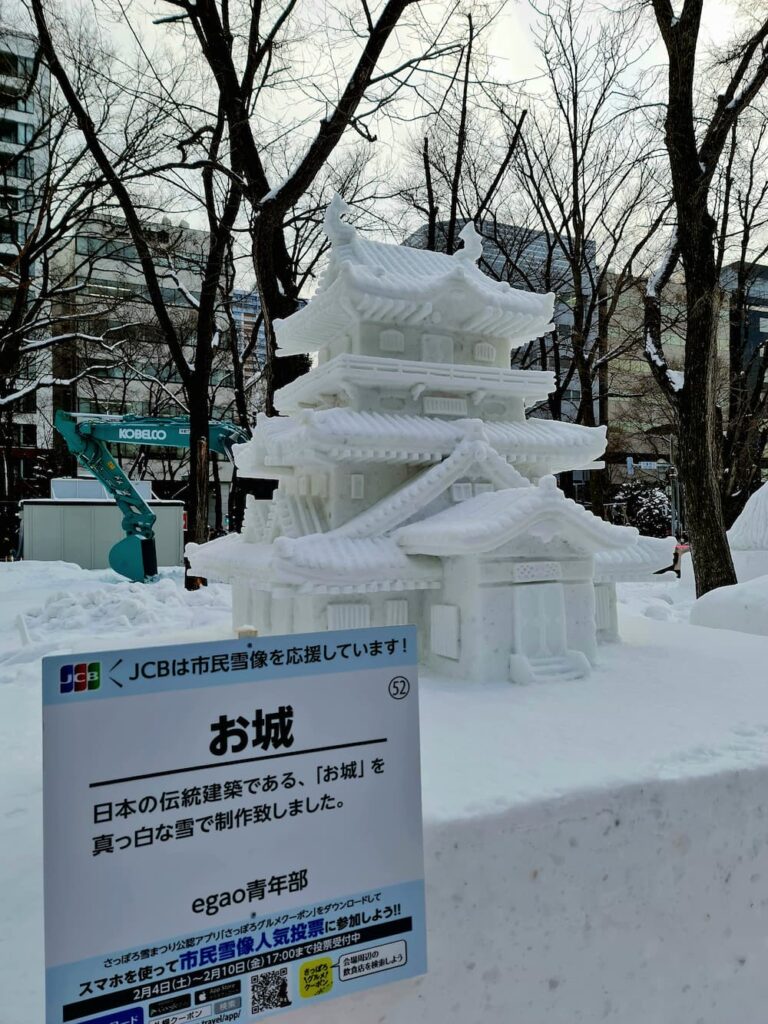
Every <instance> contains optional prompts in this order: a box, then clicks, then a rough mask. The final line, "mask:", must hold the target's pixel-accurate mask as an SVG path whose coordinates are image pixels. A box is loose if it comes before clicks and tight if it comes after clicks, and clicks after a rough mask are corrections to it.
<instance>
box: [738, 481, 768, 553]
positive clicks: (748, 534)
mask: <svg viewBox="0 0 768 1024" xmlns="http://www.w3.org/2000/svg"><path fill="white" fill-rule="evenodd" d="M728 543H729V544H730V546H731V550H733V551H768V484H763V486H762V487H760V488H759V489H758V490H756V491H755V493H754V494H753V495H752V496H751V497H750V499H749V501H748V502H747V504H746V505H745V506H744V509H743V511H742V513H741V515H740V516H739V517H738V519H737V520H736V522H735V523H734V524H733V526H732V527H731V528H730V530H729V531H728Z"/></svg>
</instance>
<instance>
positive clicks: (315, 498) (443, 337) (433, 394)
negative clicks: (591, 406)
mask: <svg viewBox="0 0 768 1024" xmlns="http://www.w3.org/2000/svg"><path fill="white" fill-rule="evenodd" d="M345 210H346V207H345V206H344V204H343V203H342V201H341V200H340V199H338V198H337V199H336V200H334V202H333V203H332V204H331V206H330V207H329V209H328V212H327V214H326V220H325V230H326V233H327V235H328V237H329V239H330V241H331V243H332V251H331V255H330V263H329V267H328V269H327V271H326V273H325V276H324V277H323V280H322V283H321V285H320V287H319V289H318V291H317V294H316V295H315V297H314V299H313V300H312V301H311V302H310V303H309V304H308V305H307V306H306V307H304V308H303V309H301V310H299V311H298V312H297V313H295V314H294V315H293V316H291V317H289V318H288V319H287V320H284V321H282V322H278V323H277V324H276V325H275V329H276V333H277V337H278V342H279V345H280V348H281V351H282V353H283V354H291V353H302V352H317V353H318V357H317V358H318V362H317V366H316V367H315V368H314V369H312V370H311V371H310V372H309V373H308V374H307V375H306V376H303V377H300V378H299V379H298V380H295V381H293V382H292V383H290V384H289V385H287V386H286V387H284V388H283V389H282V390H281V391H280V392H278V394H277V396H276V404H277V406H278V408H279V410H280V412H281V414H283V415H281V416H280V417H275V418H267V417H263V416H260V417H259V418H258V422H257V425H256V427H255V430H254V434H253V439H252V440H251V441H249V442H248V443H247V444H245V445H241V446H239V447H238V448H237V449H236V461H237V466H238V471H239V472H240V474H241V475H242V476H244V477H254V478H266V479H269V478H272V479H275V478H277V479H278V481H279V486H278V489H277V491H276V492H275V495H274V497H273V498H272V500H270V501H256V500H253V499H249V502H248V507H247V512H246V517H245V523H244V527H243V532H242V534H233V535H230V536H228V537H223V538H221V539H219V540H215V541H212V542H211V543H209V544H206V545H203V546H201V547H195V546H190V548H189V549H188V555H189V558H190V561H191V564H192V567H193V569H194V571H195V572H197V573H200V574H201V575H204V576H209V577H212V578H217V579H226V580H230V581H231V582H232V583H233V602H234V617H235V626H236V627H237V626H240V625H243V624H246V623H247V624H249V625H253V626H255V627H256V628H257V629H258V630H259V632H262V633H272V634H280V633H292V632H305V631H314V630H324V629H341V628H351V627H363V626H369V625H370V626H376V625H382V626H383V625H401V624H405V623H415V624H416V625H417V626H418V627H419V635H420V649H421V651H422V659H423V660H424V661H426V662H428V663H429V664H430V665H431V666H432V667H433V668H435V669H437V670H439V671H440V672H442V673H444V674H449V675H453V676H458V677H461V678H466V679H472V678H476V679H499V678H511V679H512V680H514V681H518V682H529V681H532V680H534V679H542V678H575V677H578V676H582V675H585V674H586V673H587V672H588V671H589V666H590V662H591V661H593V659H594V657H595V650H596V640H597V633H598V630H599V622H598V621H597V620H596V615H597V618H598V619H600V618H602V619H603V620H604V627H605V632H606V635H612V633H614V632H615V629H614V628H613V626H612V621H613V617H615V597H614V595H613V580H615V579H616V578H621V573H620V571H618V572H617V570H616V566H617V565H619V566H620V565H621V563H622V561H623V557H622V552H626V553H627V554H628V555H629V556H630V557H629V561H630V562H631V563H632V565H633V568H634V569H635V570H636V568H637V565H638V564H642V565H644V567H645V568H646V570H647V569H648V568H649V565H650V562H651V561H652V562H653V567H654V568H655V567H658V566H660V565H663V564H665V560H666V559H667V558H668V552H667V550H666V546H665V548H664V550H663V551H661V550H660V549H659V548H658V547H657V548H655V549H653V550H650V549H648V548H647V547H645V548H641V546H640V545H638V543H637V541H638V537H637V533H636V531H635V530H632V529H628V528H624V527H617V526H612V525H610V524H608V523H605V522H603V521H602V520H600V519H598V518H596V517H595V516H593V515H592V514H591V513H589V512H588V511H586V510H585V509H583V508H582V507H581V506H579V505H577V504H576V503H575V502H573V501H571V500H569V499H567V498H565V496H564V495H563V493H562V492H561V491H559V490H558V489H557V486H556V484H555V480H554V477H553V476H552V475H551V474H553V473H557V472H561V471H565V470H572V469H578V468H583V467H588V466H589V465H590V463H592V462H593V460H594V459H595V458H597V457H599V456H600V455H601V454H602V452H603V449H604V446H605V430H604V428H600V429H593V428H592V429H591V428H585V427H580V426H575V425H573V424H567V423H559V422H552V421H549V420H544V419H529V420H527V419H526V417H525V408H526V406H527V405H530V404H532V403H534V402H539V401H542V400H543V399H545V398H546V395H547V394H548V392H549V391H551V390H552V387H553V379H552V374H551V373H548V372H542V371H530V370H529V371H521V370H513V369H510V351H511V348H512V347H515V346H520V345H522V344H524V343H526V342H527V341H529V340H531V339H533V338H537V337H540V336H541V335H543V334H545V333H546V332H547V331H549V330H551V325H550V320H551V316H552V309H553V296H552V295H536V294H531V293H528V292H520V291H515V290H514V289H512V288H510V287H509V286H508V285H507V284H504V283H498V282H493V281H491V280H490V279H489V278H488V277H486V276H485V275H484V274H483V273H482V272H481V271H480V270H479V269H478V267H477V266H476V262H477V260H478V259H479V257H480V255H481V252H482V243H481V239H480V237H479V236H478V235H477V234H476V233H475V231H474V228H473V227H472V225H467V226H466V227H465V228H464V230H463V231H462V233H461V237H462V240H463V243H464V246H463V249H461V250H460V251H458V252H457V253H455V254H454V255H453V256H447V255H444V254H440V253H433V252H427V251H424V250H417V249H410V248H406V247H403V246H396V245H385V244H382V243H378V242H371V241H367V240H364V239H363V238H361V237H360V236H359V235H358V233H357V232H356V230H355V229H354V228H353V227H352V226H350V225H348V224H346V223H344V222H343V221H342V219H341V215H342V213H343V212H345ZM660 543H661V544H663V543H664V542H660ZM601 552H603V553H604V554H605V555H606V556H607V558H608V560H609V562H610V564H611V566H612V567H613V568H609V569H607V570H606V572H607V575H605V574H604V575H603V576H602V577H601V578H602V579H603V581H604V582H603V584H602V590H601V587H598V588H597V591H596V588H595V585H594V581H595V556H596V555H597V556H599V554H600V553H601ZM606 580H607V581H608V582H607V583H606V582H605V581H606ZM596 593H597V594H598V598H599V600H598V604H600V603H602V605H603V606H604V607H603V608H602V610H601V608H599V607H598V608H597V609H596ZM601 593H602V598H601V599H600V595H601ZM612 601H613V602H614V604H613V605H612Z"/></svg>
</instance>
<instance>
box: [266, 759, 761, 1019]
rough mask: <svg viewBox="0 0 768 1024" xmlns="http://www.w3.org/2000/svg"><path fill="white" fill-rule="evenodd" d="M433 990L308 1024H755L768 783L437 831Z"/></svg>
mask: <svg viewBox="0 0 768 1024" xmlns="http://www.w3.org/2000/svg"><path fill="white" fill-rule="evenodd" d="M425 839H426V858H427V916H428V922H429V939H428V942H429V946H428V957H429V973H428V974H427V975H426V976H425V977H423V978H420V979H418V980H415V981H409V982H402V983H400V984H396V985H391V986H388V987H385V988H382V989H379V990H374V991H372V992H369V993H367V994H365V995H361V996H353V997H350V998H349V999H348V1000H345V1001H344V1002H343V1003H339V1002H335V1003H328V1004H325V1005H324V1006H323V1005H318V1006H316V1007H314V1008H311V1007H309V1006H305V1007H304V1008H303V1009H302V1011H301V1013H297V1014H288V1015H287V1016H286V1017H285V1020H286V1024H287V1022H289V1021H292V1020H296V1021H297V1024H298V1021H299V1020H301V1022H302V1024H337V1022H338V1021H339V1020H344V1021H349V1022H350V1024H351V1022H354V1024H417V1022H423V1024H575V1022H579V1021H583V1022H585V1024H596V1022H598V1021H612V1022H615V1024H734V1022H736V1021H740V1022H744V1024H753V1022H757V1021H759V1020H763V1019H765V1003H766V997H767V996H768V972H766V952H767V951H768V896H767V895H766V893H768V889H767V888H766V883H767V882H768V769H758V770H750V771H734V772H730V773H723V774H720V775H717V776H710V777H699V778H693V779H683V780H679V781H675V780H667V781H659V782H653V783H651V784H648V785H636V786H627V787H622V788H616V789H612V790H601V791H599V792H595V793H593V794H587V795H582V796H575V797H568V798H563V799H561V800H554V801H550V802H546V803H542V804H536V805H529V806H523V807H512V808H509V809H508V810H506V811H504V812H500V813H499V814H497V815H493V816H485V817H479V818H465V819H462V820H457V821H450V822H436V821H434V822H427V824H426V833H425Z"/></svg>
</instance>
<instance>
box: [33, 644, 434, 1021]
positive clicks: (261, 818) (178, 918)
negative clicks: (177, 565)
mask: <svg viewBox="0 0 768 1024" xmlns="http://www.w3.org/2000/svg"><path fill="white" fill-rule="evenodd" d="M43 704H44V707H43V722H44V824H45V836H44V845H45V930H46V1002H47V1015H46V1021H47V1024H69V1022H76V1024H79V1022H82V1024H86V1022H87V1024H101V1022H105V1024H107V1022H108V1024H115V1022H117V1024H149V1022H150V1021H151V1022H152V1024H166V1022H170V1021H173V1022H180V1021H193V1020H198V1019H203V1020H204V1021H205V1024H220V1022H224V1021H231V1022H240V1021H251V1020H259V1019H261V1018H262V1017H264V1016H268V1015H271V1014H274V1013H279V1012H281V1011H287V1010H294V1009H297V1008H300V1007H302V1006H308V1005H312V1004H314V1003H318V1002H320V1001H323V1000H326V999H330V998H334V997H336V996H339V995H344V994H346V993H348V992H357V991H360V990H361V989H365V988H368V987H371V986H373V985H380V984H384V983H386V982H389V981H398V980H400V979H403V978H409V977H413V976H415V975H418V974H422V973H424V971H425V970H426V949H425V945H426V942H425V923H424V871H423V854H422V826H421V796H420V793H421V789H420V775H419V725H418V685H417V674H416V630H415V629H414V628H413V627H412V626H404V627H392V628H387V629H362V630H352V631H345V632H333V633H320V634H310V635H300V636H299V635H296V636H290V637H261V638H259V637H243V638H241V639H239V640H232V641H221V642H216V643H205V644H193V645H184V646H167V647H154V648H145V649H136V648H134V649H127V650H120V651H110V652H103V651H102V652H93V653H86V654H77V655H71V656H68V657H55V658H46V659H44V661H43Z"/></svg>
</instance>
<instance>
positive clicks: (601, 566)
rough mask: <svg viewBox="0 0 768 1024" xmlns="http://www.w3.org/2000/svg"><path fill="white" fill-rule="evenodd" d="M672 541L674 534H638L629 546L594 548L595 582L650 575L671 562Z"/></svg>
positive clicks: (609, 581) (632, 578) (646, 577)
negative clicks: (596, 549)
mask: <svg viewBox="0 0 768 1024" xmlns="http://www.w3.org/2000/svg"><path fill="white" fill-rule="evenodd" d="M676 543H677V541H676V540H675V538H674V537H638V539H637V543H636V544H633V545H631V546H630V547H624V548H614V549H613V550H603V551H598V553H597V554H596V555H595V583H616V582H618V581H619V580H623V581H625V582H626V581H629V580H647V579H650V577H651V576H652V575H653V573H654V572H655V571H656V570H657V569H663V568H664V567H665V566H668V565H669V564H670V563H671V561H672V556H673V554H674V550H675V544H676ZM664 579H666V577H664Z"/></svg>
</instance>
